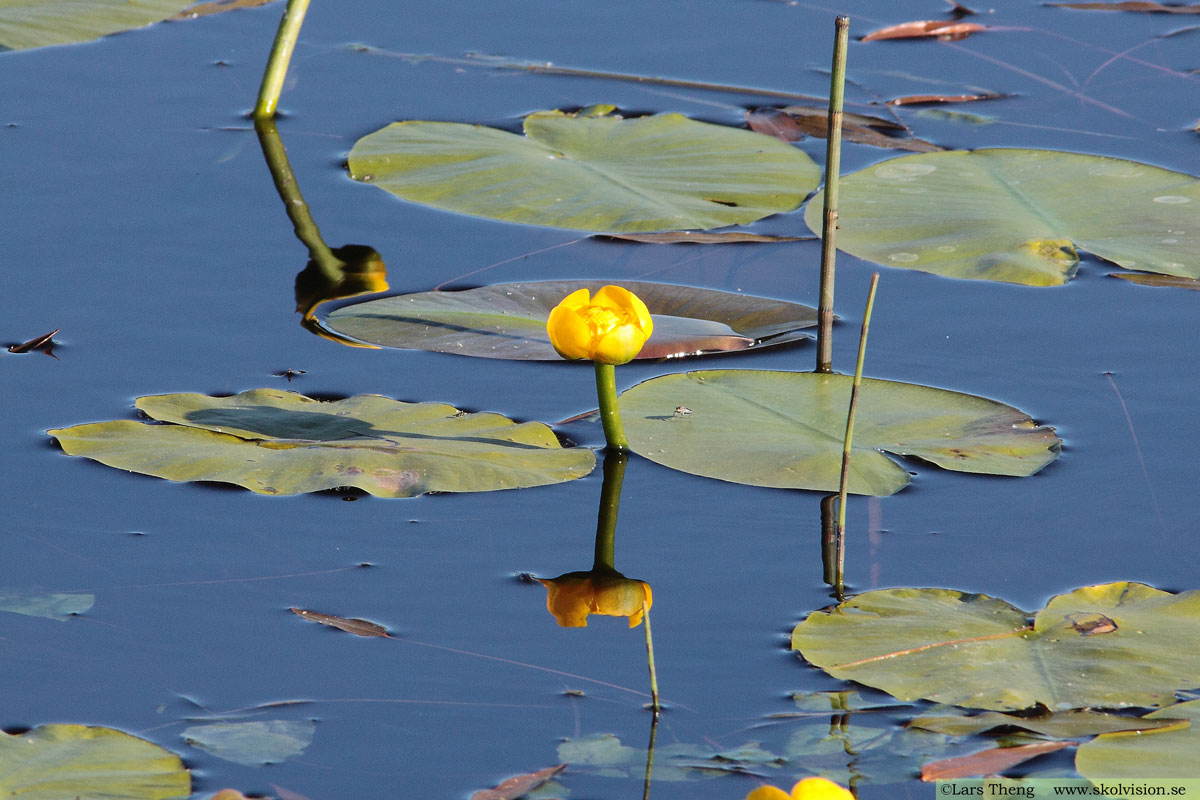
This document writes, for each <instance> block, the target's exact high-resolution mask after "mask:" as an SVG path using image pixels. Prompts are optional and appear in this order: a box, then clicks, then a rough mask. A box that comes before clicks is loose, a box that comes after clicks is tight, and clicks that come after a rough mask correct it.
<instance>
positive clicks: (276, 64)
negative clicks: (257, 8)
mask: <svg viewBox="0 0 1200 800" xmlns="http://www.w3.org/2000/svg"><path fill="white" fill-rule="evenodd" d="M308 2H309V0H288V4H287V8H285V9H284V10H283V19H281V20H280V21H279V30H278V31H277V32H276V34H275V43H274V44H273V45H271V55H270V57H269V58H268V59H267V69H266V71H265V72H264V73H263V79H262V85H261V86H259V87H258V102H257V103H256V104H255V106H254V118H255V119H263V118H270V117H274V116H275V106H276V105H277V104H278V103H279V93H280V92H282V91H283V79H284V78H285V77H287V69H288V63H289V62H291V60H292V51H293V50H295V49H296V39H298V38H299V37H300V26H301V25H303V24H304V15H305V13H306V12H307V11H308Z"/></svg>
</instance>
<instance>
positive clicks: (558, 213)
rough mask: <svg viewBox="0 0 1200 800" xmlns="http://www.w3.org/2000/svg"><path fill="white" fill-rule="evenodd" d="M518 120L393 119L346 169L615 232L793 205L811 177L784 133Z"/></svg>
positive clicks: (404, 189)
mask: <svg viewBox="0 0 1200 800" xmlns="http://www.w3.org/2000/svg"><path fill="white" fill-rule="evenodd" d="M524 129H525V135H524V136H520V135H517V134H514V133H509V132H507V131H502V130H498V129H496V128H487V127H484V126H482V125H465V124H461V123H454V122H427V121H408V122H396V123H393V124H391V125H389V126H387V127H386V128H383V129H382V130H379V131H376V132H375V133H371V134H368V135H367V136H364V137H363V138H362V139H359V140H358V142H356V143H355V145H354V148H353V149H352V150H351V151H350V157H349V165H350V174H351V176H352V177H353V178H354V179H355V180H358V181H363V182H366V183H372V184H374V185H376V186H379V187H380V188H381V189H385V190H386V191H388V192H391V193H392V194H394V195H396V196H398V197H401V198H403V199H405V200H411V201H413V202H417V203H423V204H425V205H429V206H434V207H435V208H442V209H446V210H447V211H457V212H459V213H463V214H472V215H475V216H479V217H487V218H489V219H497V220H504V221H506V222H519V223H524V224H529V225H547V226H550V227H555V228H574V229H577V230H587V231H605V232H616V233H628V232H635V231H665V230H679V229H696V230H706V229H708V228H719V227H723V226H726V225H740V224H744V223H747V222H753V221H754V220H757V219H761V218H762V217H765V216H768V215H770V214H776V213H779V212H782V211H791V210H792V209H794V208H796V207H797V206H799V205H800V202H801V201H802V200H803V199H804V197H805V195H807V194H808V193H809V192H811V191H812V190H813V189H815V188H816V186H817V183H818V182H819V180H820V169H819V167H817V165H816V164H815V163H814V162H813V161H812V159H810V158H809V157H808V156H807V155H805V154H804V153H802V152H801V151H799V150H797V149H796V148H794V147H792V146H791V145H788V144H785V143H783V142H781V141H779V140H777V139H774V138H771V137H769V136H762V135H760V134H757V133H754V132H752V131H746V130H738V129H736V128H727V127H724V126H721V125H712V124H709V123H705V122H696V121H695V120H690V119H688V118H687V117H684V116H682V115H680V114H658V115H655V116H650V117H638V118H636V119H621V118H619V117H615V116H585V115H578V116H575V115H568V114H563V113H561V112H558V111H543V112H538V113H536V114H530V115H529V116H528V117H526V118H525V123H524Z"/></svg>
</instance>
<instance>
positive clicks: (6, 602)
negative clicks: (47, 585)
mask: <svg viewBox="0 0 1200 800" xmlns="http://www.w3.org/2000/svg"><path fill="white" fill-rule="evenodd" d="M95 602H96V596H95V595H94V594H81V593H76V594H66V593H54V594H11V593H7V594H0V611H8V612H10V613H12V614H25V615H26V616H30V617H46V618H47V619H57V620H65V619H70V618H71V617H73V616H75V615H76V614H83V613H86V612H87V611H89V610H91V608H92V606H93V605H94V604H95Z"/></svg>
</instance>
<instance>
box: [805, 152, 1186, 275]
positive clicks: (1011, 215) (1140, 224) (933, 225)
mask: <svg viewBox="0 0 1200 800" xmlns="http://www.w3.org/2000/svg"><path fill="white" fill-rule="evenodd" d="M821 203H822V200H821V198H819V197H818V198H814V199H813V200H812V201H811V202H810V203H809V204H808V209H807V211H806V213H805V217H804V219H805V222H807V223H808V226H809V228H811V229H812V230H814V231H820V229H821ZM839 206H840V208H839V209H838V241H837V245H838V248H839V249H841V250H844V251H846V252H847V253H850V254H851V255H855V256H858V257H859V258H864V259H867V260H868V261H873V262H876V263H878V264H884V265H887V266H893V267H904V268H906V269H916V270H921V271H923V272H932V273H935V274H938V275H946V276H949V277H952V278H972V279H983V280H992V281H1001V282H1005V283H1019V284H1025V285H1029V286H1054V285H1058V284H1062V283H1066V281H1067V280H1069V279H1070V278H1071V276H1072V275H1073V274H1074V273H1075V270H1076V268H1077V266H1078V264H1079V256H1078V254H1077V253H1076V249H1077V248H1078V249H1080V250H1086V251H1087V252H1089V253H1092V254H1093V255H1096V256H1099V257H1100V258H1103V259H1106V260H1108V261H1111V262H1113V263H1115V264H1118V265H1120V266H1122V267H1125V268H1126V269H1136V270H1141V271H1143V272H1157V273H1162V274H1165V275H1178V276H1183V277H1189V278H1197V277H1200V228H1197V226H1196V225H1195V224H1194V223H1195V220H1196V215H1197V213H1200V211H1198V209H1200V179H1197V178H1194V177H1192V176H1190V175H1185V174H1183V173H1180V172H1172V171H1170V170H1165V169H1161V168H1159V167H1152V166H1150V165H1148V164H1139V163H1137V162H1135V161H1125V160H1123V159H1118V158H1106V157H1102V156H1092V155H1083V154H1080V153H1064V152H1057V151H1052V150H1020V149H1013V150H1000V149H996V150H975V151H972V152H967V151H962V150H958V151H946V152H941V153H919V154H917V155H912V156H903V157H900V158H895V159H892V160H890V161H885V162H883V163H881V164H877V165H875V166H873V167H868V168H867V169H865V170H861V171H859V172H856V173H854V174H852V175H847V176H846V177H844V178H842V180H841V183H840V188H839Z"/></svg>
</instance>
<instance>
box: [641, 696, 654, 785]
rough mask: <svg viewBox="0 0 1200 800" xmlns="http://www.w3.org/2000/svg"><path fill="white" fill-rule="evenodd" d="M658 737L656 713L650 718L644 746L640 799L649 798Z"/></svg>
mask: <svg viewBox="0 0 1200 800" xmlns="http://www.w3.org/2000/svg"><path fill="white" fill-rule="evenodd" d="M657 738H658V714H655V715H654V716H653V717H651V718H650V744H649V745H647V746H646V777H645V779H644V780H643V781H642V800H650V775H651V773H653V772H654V742H655V740H656V739H657Z"/></svg>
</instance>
